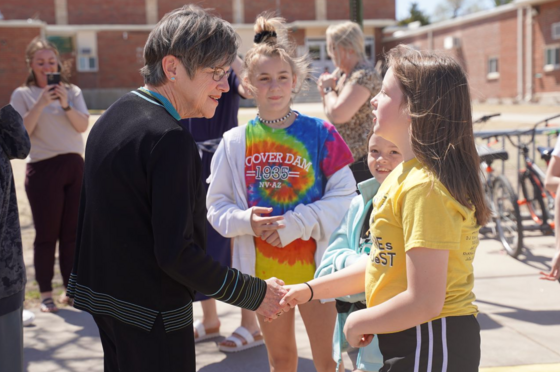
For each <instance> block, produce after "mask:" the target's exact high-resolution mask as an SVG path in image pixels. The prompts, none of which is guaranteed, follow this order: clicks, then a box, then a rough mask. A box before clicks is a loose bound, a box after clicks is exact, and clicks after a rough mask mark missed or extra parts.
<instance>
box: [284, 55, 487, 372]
mask: <svg viewBox="0 0 560 372" xmlns="http://www.w3.org/2000/svg"><path fill="white" fill-rule="evenodd" d="M387 63H388V67H389V69H388V71H387V73H386V75H385V78H384V80H383V86H382V90H381V92H380V93H379V94H378V95H377V96H375V97H374V98H373V99H372V101H371V104H372V106H373V114H374V116H375V118H374V133H375V134H377V135H379V136H381V137H383V138H385V139H387V140H389V141H391V142H393V143H394V144H396V145H397V147H398V148H399V150H400V151H401V153H402V154H403V159H404V163H402V164H401V165H400V166H398V167H397V168H395V169H394V170H393V171H392V172H391V174H390V175H389V176H388V177H387V179H386V180H385V182H384V183H383V185H382V186H381V187H380V189H379V191H378V193H377V195H376V196H375V198H374V199H373V212H372V224H371V229H370V231H371V233H372V236H373V240H374V244H373V246H372V250H371V253H370V255H369V257H366V258H365V259H363V260H362V262H361V263H356V264H354V265H352V266H350V267H348V268H347V269H344V270H341V271H339V272H337V273H334V274H332V275H328V276H325V277H321V278H318V279H315V280H313V281H310V282H308V283H304V284H298V285H295V286H291V287H290V290H289V292H288V294H287V295H286V297H285V298H284V299H283V300H282V302H281V304H282V305H283V304H289V305H290V306H294V305H295V304H299V303H302V302H305V301H308V300H310V299H318V298H319V299H321V298H332V297H339V296H343V295H346V294H349V293H359V292H362V291H363V290H364V285H365V292H366V300H367V309H364V310H360V311H357V312H354V313H352V314H351V315H350V316H349V317H348V320H347V322H346V325H345V329H344V332H345V334H346V338H347V339H348V342H349V343H350V345H352V346H354V347H363V346H365V345H367V344H369V343H370V342H371V340H372V339H373V337H374V335H377V337H378V338H379V347H380V350H381V353H382V354H383V363H384V365H383V368H382V369H381V371H388V370H390V371H391V372H393V371H397V372H400V371H416V370H426V368H427V369H428V370H434V371H435V370H437V371H460V372H463V371H465V372H471V371H472V372H475V371H478V364H479V361H480V327H479V325H478V322H477V320H476V314H477V308H476V306H475V305H474V304H473V301H474V299H475V297H474V294H473V293H472V288H473V283H474V278H473V266H472V262H473V259H474V255H475V251H476V248H477V246H478V230H479V227H480V226H481V225H484V224H485V223H486V221H487V220H488V218H489V216H490V211H489V209H488V207H487V206H486V205H485V203H484V195H483V190H482V185H481V182H480V179H479V166H478V164H479V162H478V160H479V159H478V155H477V153H476V149H475V146H474V136H473V129H472V118H471V104H470V96H469V87H468V84H467V78H466V76H465V73H464V71H463V69H462V68H461V67H460V65H459V64H458V63H457V62H456V61H455V60H454V59H453V58H451V57H448V56H443V55H439V54H437V53H433V52H420V51H416V50H413V49H412V48H409V47H405V46H398V47H396V48H394V49H392V50H391V51H389V53H388V56H387Z"/></svg>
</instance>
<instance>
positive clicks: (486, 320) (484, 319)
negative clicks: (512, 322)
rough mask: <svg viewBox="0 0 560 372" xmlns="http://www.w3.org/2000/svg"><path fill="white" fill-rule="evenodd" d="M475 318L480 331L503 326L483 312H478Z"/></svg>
mask: <svg viewBox="0 0 560 372" xmlns="http://www.w3.org/2000/svg"><path fill="white" fill-rule="evenodd" d="M476 319H477V320H478V324H480V330H481V331H488V330H491V329H498V328H502V327H503V326H502V325H501V324H500V323H498V322H496V321H495V320H494V319H492V318H491V317H490V316H488V315H487V314H484V313H479V314H478V316H477V317H476Z"/></svg>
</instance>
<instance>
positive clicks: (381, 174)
mask: <svg viewBox="0 0 560 372" xmlns="http://www.w3.org/2000/svg"><path fill="white" fill-rule="evenodd" d="M368 147H369V151H368V167H369V171H370V172H371V174H372V175H373V176H374V177H375V179H376V180H377V181H379V183H383V181H385V178H387V176H388V175H389V173H391V171H392V170H393V169H394V168H395V167H396V166H397V165H399V164H400V163H401V162H402V161H403V157H402V155H401V153H400V152H399V149H398V148H397V146H395V144H393V143H392V142H389V141H387V140H386V139H383V138H381V137H379V136H378V135H376V134H373V135H372V136H371V137H370V139H369V143H368Z"/></svg>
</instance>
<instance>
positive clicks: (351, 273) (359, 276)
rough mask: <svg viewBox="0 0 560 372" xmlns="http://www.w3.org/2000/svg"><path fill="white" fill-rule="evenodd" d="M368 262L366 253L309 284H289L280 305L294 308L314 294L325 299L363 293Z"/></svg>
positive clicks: (316, 297)
mask: <svg viewBox="0 0 560 372" xmlns="http://www.w3.org/2000/svg"><path fill="white" fill-rule="evenodd" d="M368 262H369V257H368V256H365V255H364V256H362V257H360V259H359V260H358V261H356V262H355V263H354V264H353V265H350V266H348V267H346V268H344V269H342V270H340V271H337V272H335V273H332V274H329V275H325V276H322V277H320V278H315V279H313V280H311V281H309V282H307V284H309V286H308V285H307V284H295V285H288V286H286V288H287V289H288V293H286V295H285V296H284V298H283V299H282V301H280V305H281V306H289V307H291V308H293V307H295V306H296V305H299V304H304V303H306V302H308V301H309V300H310V298H311V296H312V295H313V298H312V299H313V300H325V299H328V298H335V297H342V296H346V295H349V294H355V293H361V292H363V291H364V289H365V275H366V267H367V265H368ZM310 287H311V288H310ZM311 290H313V293H311Z"/></svg>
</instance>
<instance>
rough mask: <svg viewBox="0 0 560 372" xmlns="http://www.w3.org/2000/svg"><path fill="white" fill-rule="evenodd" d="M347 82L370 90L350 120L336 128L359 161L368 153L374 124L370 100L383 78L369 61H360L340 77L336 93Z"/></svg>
mask: <svg viewBox="0 0 560 372" xmlns="http://www.w3.org/2000/svg"><path fill="white" fill-rule="evenodd" d="M342 76H344V75H342ZM347 84H358V85H361V86H363V87H364V88H366V89H367V90H369V92H370V96H369V97H368V99H367V100H366V101H365V102H364V104H363V105H362V106H361V107H360V109H359V110H358V112H356V113H355V114H354V116H352V118H351V119H350V120H349V121H348V122H346V123H344V124H338V125H336V130H338V133H340V135H341V136H342V138H344V141H346V144H347V145H348V147H350V151H352V155H353V156H354V161H356V162H358V161H360V160H361V159H362V158H363V157H364V156H365V155H367V136H368V133H369V131H370V130H371V127H372V125H373V114H372V113H371V110H372V109H371V105H370V103H369V101H371V99H372V98H373V97H374V96H375V95H377V93H378V92H379V90H380V89H381V78H380V77H379V75H378V74H377V72H376V71H375V70H374V68H373V66H371V65H370V64H369V63H359V64H357V65H356V67H354V70H352V73H351V74H350V76H349V77H347V78H346V79H341V78H339V79H338V83H337V85H336V88H335V91H336V93H337V94H340V92H342V89H344V87H345V86H346V85H347Z"/></svg>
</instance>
